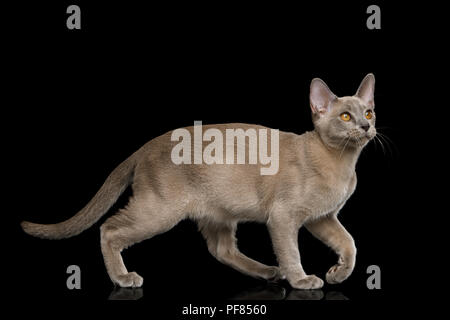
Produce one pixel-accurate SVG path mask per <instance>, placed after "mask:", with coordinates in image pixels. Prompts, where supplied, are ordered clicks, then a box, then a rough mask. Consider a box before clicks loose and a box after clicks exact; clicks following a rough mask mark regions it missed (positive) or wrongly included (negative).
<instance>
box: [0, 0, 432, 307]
mask: <svg viewBox="0 0 450 320" xmlns="http://www.w3.org/2000/svg"><path fill="white" fill-rule="evenodd" d="M73 3H74V4H78V5H79V6H80V7H81V20H82V22H81V23H82V29H81V30H67V28H66V18H67V16H68V15H67V14H66V13H65V11H66V8H67V6H68V5H69V4H73ZM73 3H72V2H67V1H61V2H58V3H56V2H55V3H46V4H27V5H23V6H22V5H21V6H16V7H15V8H14V9H13V11H11V12H12V14H13V17H14V18H13V19H11V20H12V21H11V22H10V23H9V30H11V32H8V33H7V35H6V38H7V41H8V46H7V47H6V53H7V59H6V60H5V61H6V64H7V67H9V68H8V73H7V79H8V84H7V86H6V87H5V89H6V90H5V91H6V94H7V95H8V96H9V97H11V98H12V99H11V100H10V101H11V102H10V103H8V107H6V108H5V111H4V112H5V117H4V118H3V122H4V126H3V128H6V127H7V128H8V129H7V130H5V131H6V132H5V133H4V134H3V137H4V141H5V143H4V147H5V148H7V149H8V151H9V152H8V153H7V154H8V156H5V158H6V159H4V160H6V161H7V163H8V166H7V167H6V168H7V170H5V176H7V177H8V178H11V179H10V180H8V181H11V184H10V188H9V189H8V190H9V191H10V192H9V193H7V196H8V198H7V201H8V204H9V206H10V207H11V208H12V209H13V210H8V211H9V212H8V217H9V218H11V219H12V220H13V221H12V224H11V225H9V226H8V227H7V229H8V230H6V231H7V233H6V234H7V236H8V238H9V241H11V245H9V244H8V243H7V245H6V247H8V249H10V252H9V250H8V254H9V253H10V254H11V256H10V258H9V259H8V260H9V261H11V262H12V265H11V266H10V267H9V268H10V269H11V271H10V274H11V276H10V277H7V278H8V279H7V280H8V281H9V280H10V281H12V282H13V283H14V284H13V285H12V286H11V288H13V289H14V294H12V295H13V296H16V297H20V299H22V300H23V301H28V302H30V301H39V302H42V303H44V302H45V301H47V302H51V303H52V304H54V303H56V301H64V302H73V301H77V302H79V301H102V302H103V301H105V300H107V299H108V297H109V296H110V294H111V292H112V291H113V285H112V283H111V282H110V280H109V278H108V275H107V273H106V270H105V267H104V264H103V259H102V255H101V251H100V245H99V241H100V239H99V226H100V225H101V223H102V222H103V221H104V220H105V219H106V218H107V217H108V216H110V215H111V214H113V213H114V212H115V211H116V210H117V209H118V208H120V207H121V206H123V205H125V204H126V201H127V198H128V197H129V196H130V194H131V191H130V190H128V191H127V192H126V193H125V194H124V195H123V196H122V197H121V198H120V200H119V201H118V203H117V204H116V205H115V206H114V208H112V209H111V210H110V211H109V213H108V214H107V215H106V216H105V217H103V218H102V219H101V221H100V222H99V223H97V224H96V225H94V227H92V228H91V229H89V230H87V231H85V232H84V233H82V234H81V235H79V236H77V237H75V238H71V239H67V240H61V241H46V240H41V239H36V238H32V237H30V236H28V235H25V234H24V233H23V232H22V231H21V230H20V226H19V223H20V221H22V220H28V221H33V222H40V223H55V222H59V221H63V220H65V219H67V218H69V217H71V216H72V215H74V214H75V213H76V212H77V211H78V210H79V209H81V208H82V207H83V206H84V205H85V204H86V203H87V202H88V201H89V200H90V199H91V197H92V196H93V195H94V194H95V192H96V191H97V190H98V188H99V187H100V186H101V184H102V183H103V181H104V179H105V178H106V177H107V175H108V174H109V173H110V172H111V171H112V170H113V169H114V168H115V167H116V166H117V165H118V164H119V163H120V162H121V161H122V160H124V159H125V158H126V157H127V156H129V155H130V154H131V153H132V152H134V151H135V150H137V149H138V148H139V147H140V146H142V145H143V144H144V143H145V142H147V141H148V140H150V139H152V138H155V137H156V136H158V135H160V134H163V133H165V132H167V131H168V130H171V129H175V128H178V127H182V126H189V125H192V124H193V122H194V120H202V121H203V123H204V124H206V123H226V122H248V123H255V124H262V125H266V126H269V127H272V128H278V129H280V130H283V131H291V132H295V133H298V134H301V133H303V132H305V131H307V130H311V129H312V123H311V117H310V109H309V101H308V94H309V92H308V90H309V83H310V81H311V79H312V78H314V77H320V78H322V79H323V80H324V81H325V82H326V83H327V84H328V85H329V87H330V88H331V90H332V91H333V92H334V93H335V94H337V95H338V96H344V95H352V94H354V93H355V91H356V89H357V88H358V85H359V83H360V81H361V80H362V79H363V77H364V76H365V75H366V74H367V73H369V72H373V73H374V74H375V77H376V90H375V102H376V109H375V110H376V113H377V126H378V127H379V128H380V129H379V130H380V131H381V132H382V133H384V134H386V135H387V136H388V137H389V138H390V139H391V140H392V142H391V143H390V145H389V146H388V147H387V149H386V150H385V152H383V150H382V148H381V147H380V146H379V145H378V146H375V144H374V143H373V142H372V143H371V144H370V145H369V146H368V147H367V148H366V149H365V150H364V152H363V154H362V155H361V158H360V160H359V162H358V165H357V173H358V186H357V189H356V192H355V193H354V195H353V197H352V198H351V199H350V200H349V201H348V203H347V204H346V206H345V207H344V209H343V210H342V211H341V214H340V220H341V221H342V223H343V224H344V226H346V228H347V229H348V230H349V232H350V233H351V234H352V235H353V237H354V239H355V242H356V245H357V248H358V257H357V263H356V268H355V271H354V273H353V275H352V276H351V277H350V278H349V279H348V280H347V281H345V282H344V283H342V284H340V285H334V286H331V285H327V284H326V285H325V287H324V288H323V289H322V292H323V294H324V296H326V295H327V293H330V292H337V293H338V295H339V296H341V297H346V298H348V299H349V300H350V303H351V302H353V301H358V302H361V303H366V304H368V305H381V304H383V303H389V302H392V301H398V299H399V298H400V297H401V296H402V295H403V294H404V292H405V291H407V290H405V285H407V284H410V282H409V281H408V277H407V276H406V273H405V272H408V271H405V269H407V267H405V263H407V261H409V260H411V259H414V254H412V253H411V252H410V246H409V244H408V242H409V239H408V237H407V236H406V234H407V232H409V231H410V230H408V229H409V226H408V225H407V223H406V222H405V217H404V214H405V211H408V214H409V215H413V214H414V211H412V210H410V209H408V210H406V209H405V202H411V200H412V199H413V198H414V197H415V195H413V194H411V193H408V192H407V191H406V190H407V189H408V188H409V185H410V183H413V182H414V181H411V179H410V177H409V175H408V171H409V169H410V168H411V166H412V165H411V161H412V160H411V158H410V157H409V148H410V146H411V145H412V142H411V141H414V143H417V141H420V139H422V136H421V135H420V134H418V133H417V132H414V131H413V130H410V128H411V126H413V125H414V119H413V117H412V114H414V113H416V112H417V111H418V109H419V108H420V104H421V103H420V102H419V101H420V100H419V98H418V97H417V96H418V95H419V93H418V88H419V87H420V85H419V83H420V81H421V80H423V79H422V78H420V77H418V74H419V72H422V71H424V70H423V69H427V68H430V59H429V58H425V56H423V55H422V52H423V51H427V52H430V51H433V50H434V48H433V46H432V44H433V39H432V38H431V37H429V36H428V35H429V33H427V32H428V31H427V30H430V28H432V26H430V25H428V29H424V28H423V24H417V23H415V21H416V20H420V19H419V18H418V16H417V13H418V11H417V10H415V11H410V10H409V9H408V7H407V6H404V7H399V8H396V7H393V6H392V5H389V4H387V3H384V2H377V3H376V4H378V5H380V7H381V12H382V18H381V19H382V22H381V23H382V29H381V30H368V29H367V28H366V19H367V17H368V15H367V14H366V8H367V6H368V5H369V4H372V3H364V2H360V3H358V4H346V5H343V4H339V5H337V4H326V3H317V4H314V5H313V4H308V5H302V6H299V5H296V6H291V5H289V6H288V5H279V4H274V3H271V4H261V3H254V4H246V5H245V6H244V5H243V4H242V3H233V4H231V3H225V2H223V3H215V4H214V5H212V4H211V3H210V4H207V3H197V4H192V3H184V4H175V3H171V4H167V5H166V6H164V7H162V6H153V5H145V6H144V5H142V4H130V3H128V2H114V3H113V2H96V4H95V5H94V4H93V3H92V2H88V1H74V2H73ZM426 12H427V11H426V10H424V11H423V13H422V14H423V15H427V13H426ZM424 48H426V50H424ZM411 96H416V100H415V101H414V102H411V101H410V100H409V99H408V98H411ZM281 152H282V150H281ZM9 233H11V235H12V236H10V234H9ZM237 237H238V239H239V247H240V249H241V251H243V252H244V253H245V254H247V255H248V256H250V257H252V258H255V259H256V260H259V261H261V262H264V263H267V264H275V263H276V260H275V256H274V254H273V251H272V249H271V244H270V239H269V235H268V233H267V231H266V228H265V227H264V226H263V225H258V224H253V223H248V224H242V225H240V227H239V229H238V234H237ZM299 238H300V239H299V240H300V251H301V255H302V263H303V266H304V268H305V270H306V272H307V273H314V274H317V275H318V276H320V277H322V278H324V275H325V273H326V271H327V270H328V268H329V267H330V266H331V265H333V264H334V263H335V261H336V256H335V255H334V253H333V252H331V250H330V249H328V248H327V247H325V246H324V245H323V244H321V243H320V242H318V241H317V240H315V239H313V238H312V236H311V235H309V234H308V233H307V232H306V231H305V230H302V231H301V232H300V236H299ZM123 257H124V261H125V264H126V265H127V268H128V269H129V270H134V271H137V272H138V273H139V274H140V275H142V276H143V277H144V280H145V281H144V288H143V292H144V294H143V298H142V299H141V300H140V301H141V302H142V301H143V302H145V305H146V306H147V308H153V309H149V310H156V309H158V310H159V311H161V310H162V309H164V308H166V312H168V314H170V315H180V310H181V306H183V305H186V304H189V303H198V304H201V303H203V304H205V303H209V302H211V303H213V302H214V303H225V302H226V301H228V299H231V298H233V297H241V298H242V297H243V295H244V293H245V292H248V291H249V290H250V291H252V292H253V293H257V292H261V291H262V290H264V286H265V283H264V282H261V281H258V280H254V279H251V278H249V277H246V276H244V275H241V274H240V273H238V272H237V271H234V270H232V269H231V268H229V267H226V266H224V265H222V264H220V263H219V262H217V261H216V260H215V259H214V258H213V257H212V256H211V255H210V254H209V253H208V251H207V248H206V244H205V242H204V240H203V238H202V237H201V235H200V234H199V233H198V232H197V231H196V225H195V224H194V223H193V222H190V221H184V222H182V223H180V224H179V225H177V226H176V227H175V228H174V229H172V230H171V231H170V232H167V233H165V234H162V235H159V236H157V237H155V238H153V239H150V240H147V241H144V242H143V243H140V244H137V245H135V246H133V247H131V248H130V249H128V250H126V251H124V252H123ZM71 264H76V265H79V266H80V267H81V271H82V289H81V290H68V289H67V288H66V278H67V276H68V275H67V274H66V268H67V266H69V265H71ZM372 264H375V265H378V266H380V268H381V281H382V284H381V285H382V289H381V290H368V289H367V287H366V279H367V277H368V275H367V274H366V268H367V267H368V266H369V265H372ZM409 271H411V270H409ZM280 285H281V286H282V287H285V288H286V290H287V293H288V294H289V292H290V291H291V289H290V288H289V286H288V284H287V283H285V282H282V283H281V284H280ZM255 288H256V289H255ZM266 289H267V288H266ZM291 297H293V296H292V295H291ZM324 299H325V298H324ZM324 299H323V300H324ZM322 302H323V303H325V302H324V301H322ZM298 303H299V302H295V303H294V302H284V304H274V305H273V310H272V312H274V313H273V314H275V312H278V311H280V310H281V309H283V310H289V311H293V312H297V311H298V310H300V309H302V308H305V307H306V306H310V304H307V303H306V302H303V303H302V304H298ZM347 303H349V302H347ZM314 308H317V307H314V306H313V309H314ZM331 308H341V307H340V306H338V305H336V304H333V305H332V306H331ZM302 310H303V309H302Z"/></svg>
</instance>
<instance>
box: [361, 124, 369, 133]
mask: <svg viewBox="0 0 450 320" xmlns="http://www.w3.org/2000/svg"><path fill="white" fill-rule="evenodd" d="M369 128H370V125H369V124H363V125H362V126H361V129H363V130H364V131H366V132H367V131H369Z"/></svg>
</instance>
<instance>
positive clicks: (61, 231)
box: [21, 154, 136, 239]
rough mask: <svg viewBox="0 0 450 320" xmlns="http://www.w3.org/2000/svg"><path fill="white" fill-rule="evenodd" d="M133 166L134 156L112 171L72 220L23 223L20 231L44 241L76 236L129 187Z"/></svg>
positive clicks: (99, 216)
mask: <svg viewBox="0 0 450 320" xmlns="http://www.w3.org/2000/svg"><path fill="white" fill-rule="evenodd" d="M135 166H136V154H133V155H132V156H130V157H129V158H128V159H127V160H125V161H124V162H122V163H121V164H120V165H119V166H118V167H117V168H115V169H114V171H113V172H112V173H111V174H110V175H109V176H108V178H107V179H106V181H105V183H104V184H103V186H102V187H101V188H100V190H99V191H98V192H97V194H96V195H95V196H94V197H93V198H92V200H91V201H89V203H88V204H87V205H86V206H85V207H84V208H83V209H81V210H80V211H79V212H78V213H77V214H76V215H74V216H73V217H72V218H70V219H68V220H66V221H63V222H60V223H56V224H37V223H31V222H28V221H23V222H22V223H21V226H22V229H23V230H24V231H25V232H26V233H28V234H30V235H32V236H35V237H39V238H45V239H64V238H69V237H72V236H76V235H78V234H79V233H81V232H82V231H84V230H86V229H88V228H89V227H91V226H92V225H93V224H94V223H96V222H97V221H98V220H99V219H100V218H101V217H102V216H103V215H104V214H105V213H106V212H107V211H108V210H109V209H110V208H111V207H112V206H113V204H114V203H115V202H116V201H117V199H118V198H119V196H120V195H121V194H122V193H123V192H124V191H125V189H126V188H127V187H128V186H129V185H130V183H131V181H132V179H133V174H134V168H135Z"/></svg>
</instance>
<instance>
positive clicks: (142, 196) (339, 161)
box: [22, 75, 375, 289]
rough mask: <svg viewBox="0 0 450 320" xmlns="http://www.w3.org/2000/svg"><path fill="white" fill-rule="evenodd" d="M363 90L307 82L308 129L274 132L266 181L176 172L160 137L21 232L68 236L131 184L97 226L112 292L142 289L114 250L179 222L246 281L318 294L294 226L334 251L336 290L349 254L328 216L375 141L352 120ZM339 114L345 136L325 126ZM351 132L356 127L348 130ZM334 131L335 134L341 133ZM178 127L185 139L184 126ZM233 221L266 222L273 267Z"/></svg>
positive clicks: (366, 88) (205, 169) (244, 172)
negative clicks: (61, 218) (58, 219)
mask: <svg viewBox="0 0 450 320" xmlns="http://www.w3.org/2000/svg"><path fill="white" fill-rule="evenodd" d="M373 83H374V80H373V76H372V75H368V76H367V77H366V78H365V80H364V81H363V83H362V84H361V86H360V89H359V91H358V94H357V95H356V96H354V97H344V98H336V97H335V96H334V95H333V94H332V93H331V91H329V89H328V88H327V87H326V85H325V84H324V83H323V82H321V81H320V80H318V79H316V80H313V83H312V86H311V107H312V110H313V118H314V123H315V128H316V129H315V130H314V131H311V132H307V133H305V134H302V135H296V134H292V133H285V132H280V134H279V150H280V152H279V171H278V173H277V174H276V175H261V174H260V165H255V164H233V165H231V164H213V165H208V164H181V165H177V164H175V163H174V162H173V161H171V150H172V149H173V147H174V146H175V144H176V142H174V141H172V140H171V134H172V132H168V133H166V134H164V135H162V136H160V137H157V138H155V139H153V140H151V141H150V142H148V143H147V144H146V145H144V146H143V147H142V148H141V149H139V150H138V151H137V152H135V153H134V154H133V155H132V156H130V157H129V158H128V159H127V160H125V161H124V162H123V163H122V164H120V165H119V166H118V167H117V168H116V169H115V170H114V171H113V172H112V173H111V175H110V176H109V177H108V179H107V180H106V182H105V184H104V185H103V186H102V188H101V189H100V190H99V192H98V193H97V194H96V196H95V197H94V198H93V199H92V200H91V202H90V203H89V204H88V205H87V206H86V207H85V208H84V209H83V210H81V211H80V212H79V213H78V214H77V215H75V216H74V217H72V218H71V219H69V220H67V221H65V222H62V223H59V224H55V225H38V224H33V223H29V222H24V223H23V224H22V226H23V228H24V230H25V231H26V232H27V233H30V234H32V235H35V236H39V237H43V238H51V239H60V238H66V237H70V236H73V235H76V234H78V233H80V232H82V231H83V230H85V229H87V228H88V227H90V226H91V225H92V224H93V223H95V222H96V221H97V220H98V219H99V218H100V217H101V216H102V215H103V214H105V213H106V212H107V211H108V209H109V208H110V207H111V206H112V204H113V203H114V202H115V201H116V200H117V198H118V197H119V196H120V194H121V193H122V192H123V191H124V190H125V188H126V187H127V186H128V185H130V184H131V185H132V189H133V197H132V198H131V199H130V202H129V204H128V206H127V207H126V208H125V209H121V210H120V211H119V212H118V214H116V215H114V216H112V217H110V218H109V219H108V220H107V221H106V222H105V223H104V224H103V225H102V227H101V248H102V252H103V255H104V259H105V264H106V268H107V271H108V274H109V275H110V277H111V280H112V281H113V282H114V283H116V284H118V285H120V286H125V287H127V286H141V285H142V282H143V279H142V278H141V277H140V276H139V275H137V274H136V273H135V272H130V273H129V272H128V271H127V270H126V268H125V266H124V264H123V261H122V258H121V256H120V252H121V250H122V249H124V248H127V247H128V246H130V245H132V244H134V243H136V242H140V241H142V240H145V239H148V238H151V237H152V236H154V235H157V234H160V233H162V232H165V231H168V230H169V229H171V228H172V227H173V226H175V225H176V224H177V223H178V222H179V221H181V220H183V219H186V218H191V219H193V220H195V221H197V222H198V225H199V229H200V231H201V232H202V234H203V235H204V237H205V239H206V241H207V244H208V249H209V251H210V252H211V253H212V254H213V255H214V256H215V257H216V258H217V259H218V260H219V261H221V262H223V263H225V264H228V265H230V266H232V267H233V268H235V269H237V270H239V271H241V272H243V273H246V274H248V275H250V276H254V277H260V278H264V279H276V278H281V277H286V278H287V280H288V281H289V282H290V284H291V285H292V286H293V287H295V288H299V289H311V288H319V287H321V286H322V285H323V281H322V280H321V279H319V278H317V277H316V276H314V275H310V276H307V275H306V274H305V272H304V271H303V269H302V266H301V263H300V255H299V251H298V244H297V233H298V229H299V228H300V227H301V226H303V225H304V226H306V228H308V230H309V231H310V232H312V233H313V235H314V236H316V237H317V238H318V239H320V240H322V241H323V242H324V243H326V244H327V245H328V246H330V247H331V248H333V249H334V250H335V251H336V252H337V253H338V255H339V257H340V259H339V263H338V264H337V265H336V266H334V267H332V268H331V269H330V271H329V272H328V273H327V281H328V282H330V283H337V282H341V281H343V280H345V279H346V278H347V277H348V276H349V275H350V274H351V272H352V270H353V267H354V263H355V255H356V248H355V245H354V242H353V239H352V237H351V236H350V235H349V234H348V232H347V231H346V230H345V229H344V227H342V225H341V224H340V223H339V221H338V220H337V213H338V212H339V210H340V208H342V206H343V205H344V204H345V202H346V201H347V199H348V198H349V197H350V196H351V194H352V193H353V191H354V190H355V187H356V174H355V165H356V162H357V159H358V156H359V154H360V151H361V149H362V148H363V146H364V145H365V144H366V143H367V142H368V141H369V140H370V139H371V138H373V136H374V134H375V128H374V127H373V125H374V119H373V120H372V121H371V119H369V118H368V117H366V118H367V119H366V120H369V121H365V122H364V123H363V122H361V121H359V120H358V112H362V113H364V112H367V110H369V109H373ZM340 108H341V109H343V110H344V109H345V108H347V109H349V110H347V109H345V110H344V111H345V112H348V113H349V114H351V115H352V117H354V118H355V123H354V127H352V128H350V127H348V128H347V129H345V128H346V127H345V125H347V126H349V124H341V123H340V122H338V121H336V120H335V117H342V114H343V113H342V112H343V111H342V110H338V109H340ZM364 110H366V111H364ZM333 113H336V114H333ZM326 117H327V118H326ZM357 120H358V121H359V122H358V121H357ZM341 121H344V120H342V119H341ZM348 121H350V120H345V122H348ZM367 124H369V128H367ZM342 126H344V127H342ZM361 126H363V127H364V129H358V127H361ZM208 127H213V128H216V129H218V130H220V131H221V132H222V133H224V134H225V130H226V129H227V128H232V129H237V128H242V129H244V130H247V129H251V128H253V129H256V130H257V129H262V128H264V127H261V126H254V125H248V124H224V125H213V126H204V128H205V129H208ZM342 128H344V129H345V130H344V131H345V134H342V135H341V134H340V131H343V129H342ZM186 129H187V130H189V132H191V133H192V134H194V132H193V130H194V129H193V127H190V128H186ZM333 130H339V134H338V133H336V134H334V133H333V132H332V131H333ZM338 138H339V139H338ZM269 141H270V140H269ZM344 143H345V146H344ZM241 221H257V222H261V223H265V224H267V226H268V228H269V232H270V235H271V238H272V242H273V245H274V250H275V253H276V255H277V258H278V261H279V263H280V268H278V267H271V266H266V265H264V264H261V263H259V262H257V261H254V260H252V259H250V258H248V257H246V256H245V255H243V254H242V253H241V252H239V250H238V248H237V245H236V239H235V231H236V227H237V224H238V223H239V222H241Z"/></svg>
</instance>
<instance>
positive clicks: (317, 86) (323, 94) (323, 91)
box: [309, 78, 337, 116]
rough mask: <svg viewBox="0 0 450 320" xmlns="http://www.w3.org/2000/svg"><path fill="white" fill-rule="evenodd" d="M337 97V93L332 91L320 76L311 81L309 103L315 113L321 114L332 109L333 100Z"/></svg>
mask: <svg viewBox="0 0 450 320" xmlns="http://www.w3.org/2000/svg"><path fill="white" fill-rule="evenodd" d="M335 99H337V97H336V95H335V94H334V93H333V92H331V90H330V89H329V88H328V86H327V85H326V83H325V82H323V81H322V80H321V79H319V78H315V79H313V80H312V81H311V88H310V91H309V104H310V106H311V110H312V112H313V114H317V115H319V116H321V115H324V114H325V113H327V112H328V111H329V109H330V104H331V102H332V101H334V100H335Z"/></svg>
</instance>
